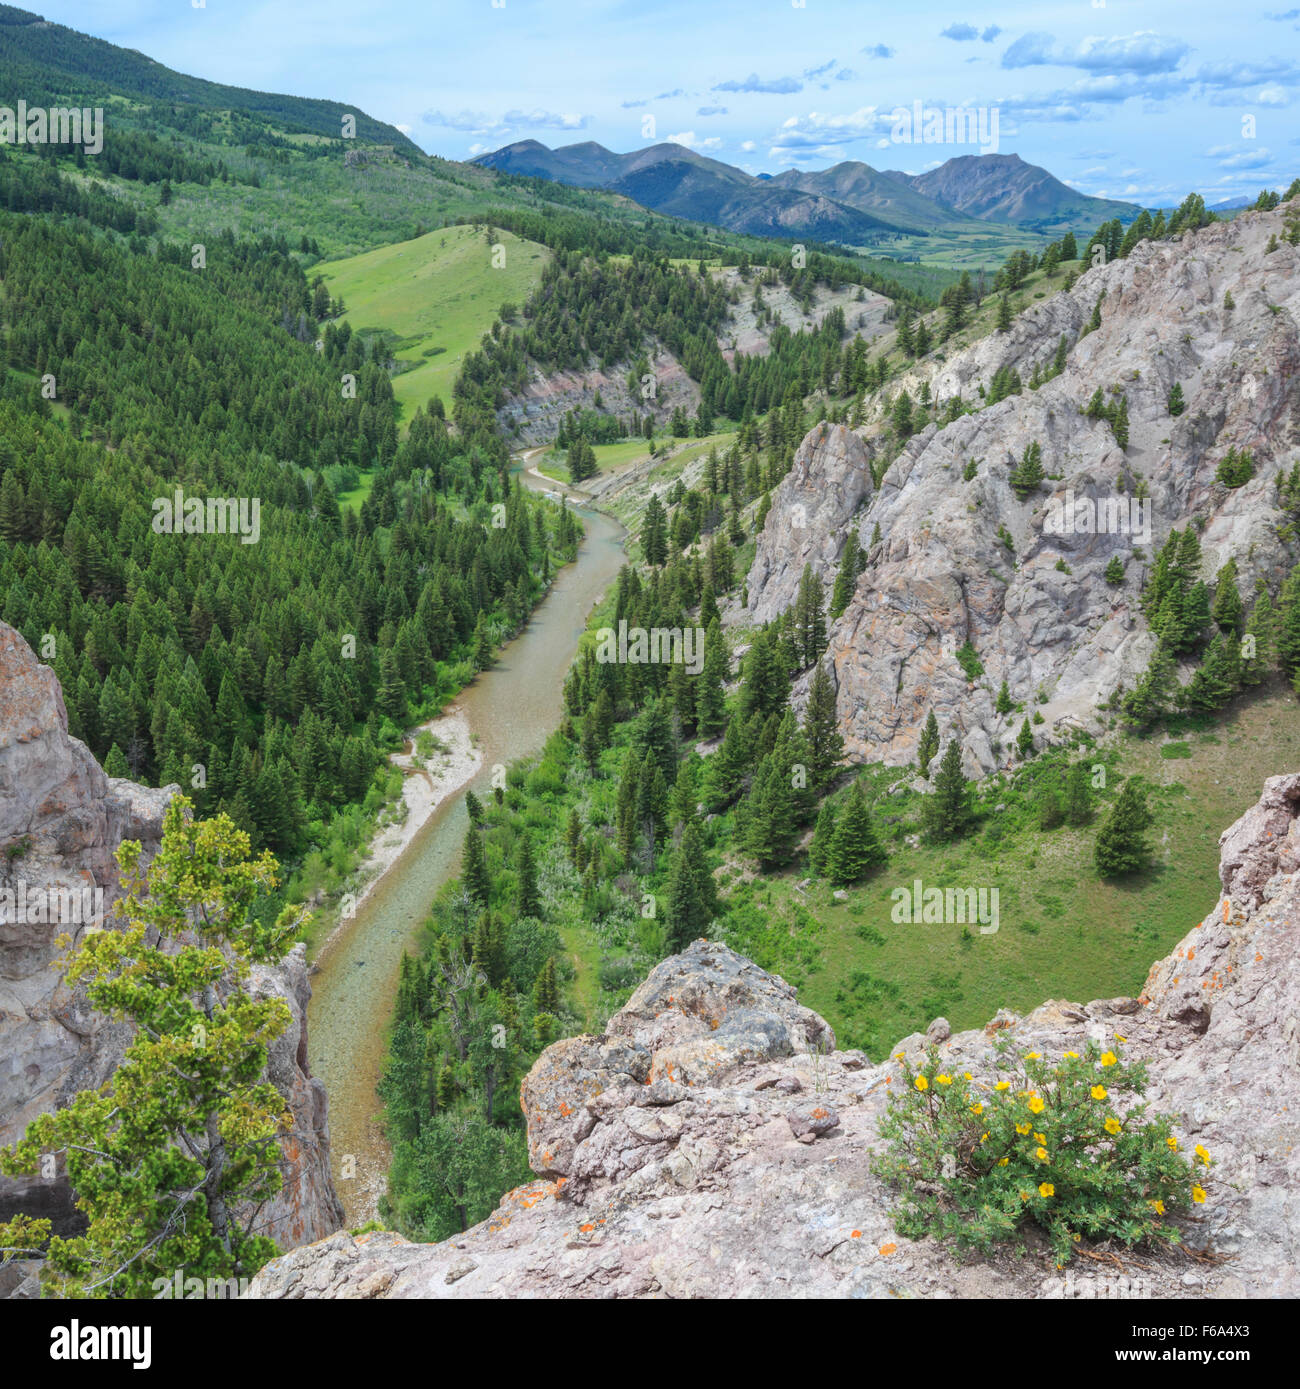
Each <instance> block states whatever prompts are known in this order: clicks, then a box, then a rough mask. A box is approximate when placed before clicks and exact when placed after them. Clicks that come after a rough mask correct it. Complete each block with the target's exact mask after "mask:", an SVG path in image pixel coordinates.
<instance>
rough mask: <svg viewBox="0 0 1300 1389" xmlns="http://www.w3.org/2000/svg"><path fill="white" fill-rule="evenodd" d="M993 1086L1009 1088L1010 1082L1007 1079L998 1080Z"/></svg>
mask: <svg viewBox="0 0 1300 1389" xmlns="http://www.w3.org/2000/svg"><path fill="white" fill-rule="evenodd" d="M993 1088H994V1089H995V1090H1010V1089H1011V1082H1010V1081H1009V1080H1000V1081H998V1083H997V1084H996V1085H995V1086H994V1087H993Z"/></svg>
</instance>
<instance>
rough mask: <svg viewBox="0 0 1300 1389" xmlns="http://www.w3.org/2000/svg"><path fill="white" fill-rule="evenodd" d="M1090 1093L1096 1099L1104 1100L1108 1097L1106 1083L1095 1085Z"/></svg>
mask: <svg viewBox="0 0 1300 1389" xmlns="http://www.w3.org/2000/svg"><path fill="white" fill-rule="evenodd" d="M1088 1093H1089V1094H1090V1095H1091V1096H1092V1097H1093V1099H1094V1100H1104V1099H1105V1098H1106V1087H1105V1086H1104V1085H1094V1086H1093V1087H1092V1089H1091V1090H1089V1091H1088Z"/></svg>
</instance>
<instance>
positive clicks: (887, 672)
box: [745, 203, 1300, 773]
mask: <svg viewBox="0 0 1300 1389" xmlns="http://www.w3.org/2000/svg"><path fill="white" fill-rule="evenodd" d="M1296 210H1297V204H1295V203H1290V204H1286V205H1284V207H1283V209H1281V210H1279V211H1277V212H1271V213H1248V214H1244V215H1242V216H1241V217H1238V218H1237V219H1236V220H1234V221H1232V222H1223V223H1215V224H1211V225H1210V226H1208V227H1205V228H1203V229H1202V230H1200V231H1198V232H1194V233H1188V234H1187V235H1186V236H1184V237H1183V238H1182V239H1181V240H1179V241H1159V242H1151V241H1146V242H1141V243H1139V244H1138V246H1137V247H1136V248H1135V249H1134V250H1133V251H1132V253H1131V254H1130V255H1129V256H1128V257H1126V258H1125V259H1122V260H1116V261H1113V262H1111V263H1110V264H1108V265H1101V266H1097V267H1095V268H1093V269H1090V270H1088V271H1087V273H1085V274H1084V275H1082V276H1080V278H1079V280H1078V281H1077V283H1076V284H1075V285H1074V286H1073V287H1072V288H1071V289H1070V290H1068V291H1062V292H1061V293H1058V294H1056V295H1054V296H1053V297H1051V298H1050V299H1046V300H1043V301H1042V302H1041V303H1038V304H1036V305H1035V306H1034V307H1032V308H1030V309H1028V310H1027V311H1025V312H1024V313H1022V314H1020V315H1019V316H1018V317H1017V318H1015V319H1014V321H1013V323H1012V326H1011V328H1010V330H1009V331H1007V332H1005V333H992V334H990V335H989V336H987V337H985V338H982V339H981V340H979V341H977V342H975V343H973V344H972V345H970V346H969V347H966V348H963V349H961V350H959V351H957V352H956V353H954V354H953V355H951V356H949V357H948V358H947V360H938V359H936V358H932V359H927V360H926V361H925V362H924V363H922V364H920V365H917V366H915V367H913V368H912V369H911V370H910V371H909V372H908V373H907V374H905V375H904V376H902V377H900V378H898V379H897V380H896V381H894V382H891V384H890V386H889V387H888V388H887V389H886V390H885V391H883V392H881V393H879V396H878V398H877V399H876V400H875V402H874V403H873V405H872V406H871V414H870V417H869V418H868V419H867V420H866V422H865V423H864V425H863V427H862V429H861V431H860V432H861V433H862V435H863V436H864V437H865V438H866V440H867V448H880V447H889V445H888V444H887V442H886V436H887V431H888V424H889V419H888V408H889V401H890V400H892V399H893V398H894V396H895V395H896V394H897V393H898V392H899V391H900V390H903V389H906V390H907V391H908V392H909V393H910V395H911V397H912V399H913V401H915V400H916V399H917V398H918V394H919V387H920V385H921V384H922V382H923V381H924V382H928V384H929V386H930V391H931V395H932V397H933V399H934V400H936V401H937V402H939V406H940V413H942V408H943V407H944V406H945V405H946V403H947V402H948V401H950V400H952V399H953V398H954V397H955V396H957V395H958V394H960V395H961V396H962V398H963V400H964V401H965V402H966V403H968V404H970V403H978V401H979V399H980V397H981V395H982V394H986V393H988V392H989V391H990V388H991V387H992V385H993V377H994V375H995V374H996V373H997V372H998V371H999V370H1000V369H1002V368H1014V369H1015V370H1017V371H1018V372H1019V375H1020V378H1021V380H1022V382H1023V383H1024V386H1025V389H1024V390H1023V391H1022V392H1021V393H1020V394H1016V395H1011V396H1009V397H1008V398H1006V399H1004V400H1001V401H999V402H998V403H997V404H995V405H989V406H986V407H985V408H983V409H980V410H979V411H978V412H977V413H974V414H968V415H963V416H961V417H959V418H958V419H956V420H955V421H953V422H952V423H951V424H948V425H947V426H945V427H942V428H940V427H939V426H937V425H936V424H933V423H931V424H929V425H927V427H926V428H925V429H924V430H922V431H921V432H920V433H919V434H918V435H916V436H915V437H914V438H912V439H910V440H908V442H907V443H906V445H905V446H904V447H903V448H902V451H901V452H900V453H899V454H898V456H897V457H896V458H895V459H894V460H893V462H892V463H891V464H890V466H889V468H888V469H887V471H886V472H885V474H884V476H883V477H882V478H881V480H880V485H879V487H878V489H871V488H870V487H866V488H864V487H862V486H861V483H860V481H859V473H860V470H861V459H862V457H863V450H862V449H859V448H856V447H854V446H853V445H850V444H849V443H848V442H847V440H846V439H845V438H844V434H845V431H843V430H840V431H838V432H837V431H835V430H830V431H828V430H827V427H826V426H824V425H819V426H818V427H817V428H815V429H814V430H813V431H812V433H811V434H809V435H808V437H807V438H806V439H805V440H804V443H803V447H802V448H801V449H800V452H799V457H798V460H797V461H796V465H795V468H794V470H793V471H792V472H791V473H790V475H789V476H787V477H786V479H785V480H784V481H783V482H782V483H781V485H780V486H779V487H778V489H777V491H776V492H775V493H774V495H773V501H772V506H771V509H770V510H769V512H768V515H767V520H766V524H765V527H764V530H763V532H762V534H761V535H760V537H759V541H758V547H757V551H756V554H755V557H754V561H753V565H752V567H751V569H750V572H749V577H748V586H749V609H748V612H747V613H746V614H745V619H746V620H757V621H767V620H769V619H770V618H772V617H774V616H776V615H777V614H779V613H780V612H782V611H784V610H785V609H786V608H787V607H789V605H790V604H791V603H792V602H793V601H794V598H795V595H796V592H797V588H798V582H799V575H800V572H801V571H802V567H803V563H804V561H805V560H806V561H807V562H809V563H811V564H812V566H813V569H814V571H815V572H816V573H818V574H819V575H820V577H821V578H822V579H823V580H824V581H825V582H826V583H827V584H829V583H830V582H831V581H832V580H833V579H834V577H835V573H836V570H837V567H838V560H839V557H840V555H841V553H842V550H843V546H844V542H845V539H846V538H847V534H848V528H849V526H850V525H852V526H853V527H855V528H856V530H857V533H858V536H859V539H860V541H861V542H862V544H863V546H864V548H867V549H868V550H869V554H868V564H867V568H866V571H865V572H864V573H863V574H862V575H861V576H860V578H859V580H858V585H857V590H856V593H855V594H854V596H853V599H852V600H851V602H850V603H849V605H848V607H847V609H846V610H845V612H844V613H843V614H842V616H841V617H840V618H839V620H838V621H837V622H835V623H834V624H833V626H832V629H831V631H830V642H829V649H828V653H827V658H826V659H827V661H828V663H829V666H830V668H831V669H832V671H833V673H834V677H835V680H836V683H837V687H838V692H839V693H838V709H839V716H840V721H841V727H842V731H843V733H844V735H845V742H846V746H847V748H848V751H849V753H850V756H852V757H853V758H855V759H858V760H863V761H883V762H885V763H886V764H889V765H903V764H906V763H910V762H912V761H913V760H914V759H915V752H916V742H917V739H918V737H919V734H920V730H921V728H922V726H923V724H924V721H925V717H926V714H927V711H928V710H929V709H930V708H931V707H933V708H934V710H935V713H936V716H937V718H938V721H939V726H940V731H941V734H942V736H943V738H944V740H945V741H946V740H947V738H948V737H949V736H951V735H954V734H955V735H956V736H958V737H959V738H960V739H961V740H962V744H963V747H964V749H965V754H966V763H967V771H968V772H970V773H987V772H990V771H992V770H993V769H994V768H995V767H997V766H999V765H1001V764H1003V763H1005V762H1006V761H1007V753H1008V752H1009V750H1010V743H1011V740H1012V738H1013V736H1014V729H1015V727H1016V719H1017V716H1011V717H1008V718H1003V717H1001V716H999V715H998V714H997V712H996V710H995V708H994V699H995V695H996V691H997V689H998V687H999V685H1000V684H1001V682H1002V681H1003V680H1004V679H1005V680H1006V681H1007V684H1008V686H1009V689H1010V694H1011V697H1012V699H1013V700H1015V701H1017V702H1022V703H1031V704H1032V706H1033V707H1034V708H1035V709H1037V710H1038V711H1039V712H1041V713H1042V714H1043V715H1044V718H1045V720H1046V722H1047V724H1048V730H1047V731H1048V732H1049V733H1050V730H1051V728H1052V726H1054V725H1055V724H1056V723H1057V721H1058V720H1061V721H1063V722H1065V723H1066V724H1080V725H1083V726H1092V727H1095V726H1096V718H1097V709H1096V706H1097V704H1098V703H1099V702H1100V701H1103V700H1107V699H1109V697H1110V696H1111V695H1112V694H1113V693H1114V691H1115V690H1116V688H1117V687H1118V686H1119V685H1120V684H1121V683H1123V684H1124V685H1126V686H1127V687H1129V688H1131V687H1132V684H1133V683H1134V681H1135V679H1136V678H1137V677H1138V676H1140V674H1141V673H1142V672H1143V671H1144V670H1145V668H1146V665H1147V663H1148V661H1149V659H1150V657H1151V654H1152V651H1153V650H1154V647H1155V640H1154V638H1153V637H1152V635H1151V633H1150V632H1149V630H1148V628H1147V626H1146V623H1145V621H1144V619H1143V618H1142V617H1141V615H1140V613H1139V611H1138V598H1139V595H1140V590H1141V585H1142V582H1143V579H1144V577H1145V573H1146V571H1147V568H1148V566H1149V565H1150V563H1151V559H1152V556H1153V554H1154V551H1155V550H1156V549H1157V548H1158V547H1159V546H1160V545H1161V544H1163V542H1164V541H1165V539H1166V538H1167V536H1168V534H1169V532H1170V530H1171V529H1180V530H1181V529H1185V528H1186V527H1187V526H1188V525H1189V524H1191V523H1192V521H1193V518H1198V517H1199V518H1201V519H1202V520H1203V521H1204V523H1205V524H1204V529H1203V531H1202V532H1201V544H1202V549H1203V561H1204V568H1203V573H1202V577H1204V578H1205V579H1206V580H1207V582H1212V581H1213V579H1214V575H1215V573H1216V572H1217V570H1218V569H1219V567H1220V566H1222V565H1223V564H1224V563H1225V562H1226V561H1227V560H1228V559H1229V558H1235V559H1236V561H1237V565H1238V571H1239V577H1238V584H1239V587H1240V589H1241V591H1242V593H1243V595H1246V596H1247V597H1248V596H1249V594H1250V592H1251V589H1252V586H1253V584H1254V580H1255V579H1256V578H1257V577H1259V576H1261V575H1262V576H1265V577H1266V578H1267V579H1268V580H1269V582H1270V584H1271V585H1272V586H1273V587H1274V588H1276V587H1277V585H1278V583H1279V582H1280V579H1281V578H1282V577H1284V575H1285V573H1286V572H1287V570H1288V569H1289V567H1290V563H1291V561H1290V560H1289V559H1288V555H1287V552H1286V551H1285V550H1284V548H1283V545H1282V543H1281V541H1280V540H1279V538H1278V534H1277V531H1278V527H1279V525H1280V523H1281V522H1282V520H1283V519H1284V518H1283V516H1282V515H1281V513H1279V511H1278V510H1277V495H1276V479H1277V475H1278V473H1279V472H1280V471H1281V470H1283V469H1286V470H1288V471H1289V470H1290V468H1291V467H1292V465H1293V464H1294V463H1295V462H1296V461H1297V460H1298V459H1300V447H1298V446H1300V248H1297V247H1295V246H1291V245H1289V244H1288V243H1287V242H1286V241H1285V240H1284V239H1282V235H1281V233H1282V232H1283V230H1284V217H1285V216H1286V215H1287V213H1288V212H1291V213H1294V212H1295V211H1296ZM1273 236H1276V237H1277V249H1275V250H1272V251H1270V250H1269V249H1268V245H1269V239H1270V237H1273ZM1099 299H1100V300H1101V326H1100V328H1098V329H1097V330H1095V331H1092V332H1087V333H1083V330H1084V328H1085V327H1086V325H1087V323H1088V321H1089V319H1090V318H1091V315H1092V313H1093V309H1094V306H1095V305H1096V304H1097V302H1098V300H1099ZM959 336H960V335H959ZM1062 339H1064V341H1065V344H1066V347H1067V349H1068V357H1067V362H1066V366H1065V370H1064V371H1063V372H1062V373H1061V374H1060V375H1059V376H1055V377H1053V378H1052V379H1050V380H1048V381H1046V382H1045V383H1044V384H1043V385H1041V386H1040V387H1039V388H1038V389H1036V390H1031V389H1029V385H1028V383H1029V380H1030V378H1031V376H1032V374H1033V373H1034V371H1035V369H1039V370H1046V369H1049V368H1050V367H1051V366H1052V362H1053V358H1054V355H1055V353H1056V351H1057V348H1058V345H1059V343H1060V342H1061V340H1062ZM1175 383H1178V384H1180V385H1181V387H1182V391H1183V396H1184V399H1185V401H1186V410H1185V411H1184V412H1183V413H1182V414H1180V415H1179V416H1177V417H1174V416H1171V415H1170V413H1169V408H1168V401H1169V393H1170V390H1171V388H1172V387H1173V386H1174V384H1175ZM1098 389H1100V390H1101V391H1102V393H1103V397H1104V399H1105V400H1107V401H1114V400H1116V399H1118V394H1117V393H1118V392H1121V391H1122V392H1123V394H1124V396H1125V397H1126V399H1127V403H1128V412H1129V419H1130V427H1129V444H1128V448H1127V449H1126V450H1125V449H1121V448H1120V447H1119V445H1118V443H1117V442H1116V439H1115V435H1114V433H1113V432H1112V429H1111V427H1110V425H1109V424H1108V423H1107V422H1106V421H1104V420H1100V419H1093V418H1089V417H1088V415H1087V414H1086V413H1085V407H1086V406H1087V404H1088V402H1089V400H1090V398H1091V397H1092V395H1093V393H1094V391H1096V390H1098ZM1032 442H1037V443H1038V444H1040V445H1041V448H1042V461H1043V467H1044V470H1045V472H1046V474H1047V477H1046V478H1045V480H1044V481H1043V483H1042V484H1040V486H1039V488H1038V489H1037V490H1036V491H1035V492H1034V493H1033V494H1031V495H1030V496H1028V497H1027V498H1026V499H1025V500H1024V501H1023V502H1022V501H1019V500H1018V499H1017V497H1016V494H1015V492H1014V491H1013V490H1012V488H1011V486H1010V484H1009V482H1008V474H1009V473H1010V471H1011V469H1012V468H1013V467H1014V466H1015V464H1016V463H1017V462H1018V461H1019V460H1020V459H1021V457H1022V455H1023V453H1024V451H1025V448H1026V447H1027V446H1028V445H1029V444H1030V443H1032ZM1234 447H1235V448H1237V449H1246V450H1249V451H1251V452H1252V453H1253V455H1254V458H1255V473H1254V477H1253V478H1252V479H1251V480H1250V481H1248V482H1247V483H1246V484H1245V485H1244V486H1242V487H1238V488H1235V489H1229V488H1227V487H1225V486H1224V485H1223V484H1221V483H1218V482H1216V481H1215V472H1216V469H1217V466H1218V464H1219V462H1220V461H1221V460H1222V459H1223V458H1224V456H1225V455H1226V454H1227V452H1228V450H1229V449H1230V448H1234ZM968 471H973V476H971V477H970V478H969V479H968V478H967V473H968ZM1140 484H1141V485H1143V486H1144V487H1145V488H1146V489H1149V493H1150V502H1151V514H1150V530H1151V533H1150V536H1149V537H1146V536H1142V535H1137V534H1133V533H1131V530H1130V529H1129V528H1128V527H1127V526H1126V527H1125V529H1124V530H1123V531H1120V530H1117V529H1114V528H1112V529H1110V530H1106V531H1101V532H1099V531H1098V530H1096V529H1089V530H1087V531H1081V530H1076V531H1075V533H1072V534H1056V533H1052V532H1051V531H1050V530H1049V529H1048V527H1047V525H1046V522H1047V520H1048V517H1049V516H1052V517H1055V516H1056V515H1058V514H1061V509H1062V508H1064V507H1065V506H1066V505H1067V494H1071V493H1072V494H1073V501H1072V503H1071V505H1072V507H1073V508H1074V509H1075V510H1077V508H1078V502H1079V501H1080V500H1084V499H1086V501H1087V502H1088V503H1094V502H1095V503H1101V504H1103V505H1105V504H1107V503H1113V504H1116V505H1122V506H1123V507H1124V509H1125V511H1126V512H1127V511H1128V508H1129V503H1130V501H1132V500H1133V499H1135V497H1136V496H1137V491H1138V488H1139V485H1140ZM854 497H856V498H857V501H856V502H854V503H853V505H854V507H855V508H856V510H855V511H852V512H851V514H848V515H846V514H845V507H846V506H848V505H849V502H850V499H851V498H854ZM819 499H820V501H819ZM1071 514H1073V512H1072V513H1071ZM802 521H806V522H807V523H808V525H809V530H810V533H808V534H805V533H802V532H801V531H800V530H799V529H798V527H797V525H796V523H797V522H802ZM877 526H879V528H880V536H881V539H880V542H879V543H878V544H876V545H874V546H872V545H871V544H870V539H871V536H872V535H873V534H874V531H875V528H876V527H877ZM1117 556H1118V557H1119V558H1120V559H1121V560H1122V562H1123V563H1124V565H1125V566H1126V573H1125V579H1124V582H1123V584H1122V585H1120V586H1117V587H1116V586H1112V585H1110V584H1108V583H1107V582H1106V581H1105V579H1104V578H1103V573H1104V570H1105V568H1106V565H1107V563H1108V562H1109V561H1110V560H1111V559H1112V558H1114V557H1117ZM968 640H969V641H970V642H972V643H973V645H974V647H975V650H976V652H977V654H978V656H979V659H980V661H981V662H982V664H983V667H984V676H983V677H982V678H981V679H980V680H978V681H975V682H972V681H970V680H969V679H968V678H967V675H966V673H965V672H964V670H963V669H962V667H961V665H959V663H958V662H957V660H956V653H957V651H958V649H959V648H960V647H961V646H962V644H963V643H964V642H966V641H968ZM1020 717H1022V716H1020Z"/></svg>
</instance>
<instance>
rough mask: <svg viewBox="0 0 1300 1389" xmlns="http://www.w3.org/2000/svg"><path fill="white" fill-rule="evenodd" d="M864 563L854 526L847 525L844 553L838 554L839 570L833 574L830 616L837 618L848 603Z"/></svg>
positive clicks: (864, 559)
mask: <svg viewBox="0 0 1300 1389" xmlns="http://www.w3.org/2000/svg"><path fill="white" fill-rule="evenodd" d="M865 565H866V557H865V556H864V555H863V553H862V547H861V545H860V544H859V543H858V532H857V528H856V527H855V526H850V527H849V537H848V539H847V540H846V541H845V542H844V553H843V554H842V555H841V556H840V568H839V572H838V573H837V574H836V576H835V587H834V588H833V589H832V590H831V617H832V618H837V617H839V616H840V614H841V613H842V612H843V611H844V609H845V608H847V607H848V605H849V599H850V598H852V597H853V590H854V589H855V588H856V587H857V582H858V575H859V574H861V572H862V570H863V568H864V567H865Z"/></svg>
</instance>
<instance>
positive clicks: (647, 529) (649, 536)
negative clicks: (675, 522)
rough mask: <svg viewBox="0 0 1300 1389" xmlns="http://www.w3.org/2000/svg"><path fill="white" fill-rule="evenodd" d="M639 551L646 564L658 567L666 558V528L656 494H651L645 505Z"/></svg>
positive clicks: (661, 507) (662, 510)
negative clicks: (643, 556)
mask: <svg viewBox="0 0 1300 1389" xmlns="http://www.w3.org/2000/svg"><path fill="white" fill-rule="evenodd" d="M641 551H642V553H643V554H644V555H645V561H646V563H647V564H653V565H655V566H658V565H661V564H663V563H664V561H665V560H666V559H667V558H668V540H667V526H666V520H665V516H664V508H663V503H662V502H661V501H660V500H659V495H658V493H657V492H652V493H651V494H650V500H649V502H647V503H646V509H645V520H644V522H643V524H642V528H641Z"/></svg>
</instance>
